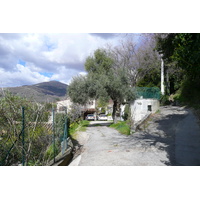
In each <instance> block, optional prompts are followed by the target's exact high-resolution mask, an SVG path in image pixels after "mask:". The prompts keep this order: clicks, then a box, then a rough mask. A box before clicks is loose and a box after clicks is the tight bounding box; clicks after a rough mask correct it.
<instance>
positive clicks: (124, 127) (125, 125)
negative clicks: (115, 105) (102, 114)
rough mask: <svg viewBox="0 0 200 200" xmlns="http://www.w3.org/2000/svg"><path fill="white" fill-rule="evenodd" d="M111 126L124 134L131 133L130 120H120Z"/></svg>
mask: <svg viewBox="0 0 200 200" xmlns="http://www.w3.org/2000/svg"><path fill="white" fill-rule="evenodd" d="M110 127H111V128H115V129H116V130H118V131H119V132H120V133H122V134H124V135H130V126H129V122H128V121H123V122H121V121H120V122H117V123H116V124H111V125H110Z"/></svg>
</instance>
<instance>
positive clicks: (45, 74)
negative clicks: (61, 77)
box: [40, 72, 53, 78]
mask: <svg viewBox="0 0 200 200" xmlns="http://www.w3.org/2000/svg"><path fill="white" fill-rule="evenodd" d="M40 74H41V75H43V76H46V77H49V78H51V77H52V76H53V73H50V72H40Z"/></svg>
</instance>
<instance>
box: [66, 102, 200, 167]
mask: <svg viewBox="0 0 200 200" xmlns="http://www.w3.org/2000/svg"><path fill="white" fill-rule="evenodd" d="M98 125H99V126H98ZM106 125H107V123H106V122H99V121H96V122H91V123H90V126H89V127H88V128H87V131H86V132H80V133H78V136H77V140H78V142H79V144H80V145H81V146H82V147H83V148H82V151H81V153H80V152H79V154H80V155H76V159H75V160H74V161H73V162H72V163H71V164H70V165H71V166H74V165H78V166H166V165H169V166H182V165H184V166H199V165H200V127H199V125H198V121H197V118H196V117H195V115H194V114H193V113H192V111H191V110H189V109H185V108H184V107H177V106H168V107H161V108H160V113H158V114H155V115H154V116H153V117H152V118H151V120H150V121H148V123H147V124H146V125H145V126H144V127H143V130H141V131H139V132H136V133H134V134H132V135H130V136H125V135H122V134H120V133H119V132H118V131H116V130H115V129H112V128H109V127H107V126H106Z"/></svg>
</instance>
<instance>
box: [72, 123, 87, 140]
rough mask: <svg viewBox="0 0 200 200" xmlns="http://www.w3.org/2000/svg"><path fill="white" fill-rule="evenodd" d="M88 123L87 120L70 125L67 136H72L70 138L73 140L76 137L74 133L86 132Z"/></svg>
mask: <svg viewBox="0 0 200 200" xmlns="http://www.w3.org/2000/svg"><path fill="white" fill-rule="evenodd" d="M89 123H90V122H89V121H87V120H82V121H80V122H78V123H77V122H76V123H73V124H71V125H70V129H69V134H70V135H71V136H72V138H74V139H75V137H76V132H77V131H83V132H84V131H86V128H87V126H88V125H89Z"/></svg>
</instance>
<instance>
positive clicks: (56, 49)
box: [0, 33, 116, 86]
mask: <svg viewBox="0 0 200 200" xmlns="http://www.w3.org/2000/svg"><path fill="white" fill-rule="evenodd" d="M114 35H115V34H107V33H105V34H87V33H74V34H72V33H70V34H31V33H28V34H15V33H8V34H0V58H1V59H0V72H1V82H3V85H4V86H16V85H23V84H26V85H28V84H34V83H36V82H38V83H39V82H41V81H48V80H52V79H55V80H58V81H62V82H65V83H68V82H70V80H71V79H72V76H74V75H77V74H79V73H84V72H85V70H84V63H85V60H86V57H87V56H89V55H91V54H92V53H93V52H94V51H95V50H96V49H97V48H101V47H104V46H105V45H106V43H107V42H108V41H109V42H112V41H113V42H114V41H115V38H116V37H115V36H114ZM50 74H51V75H52V76H50Z"/></svg>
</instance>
